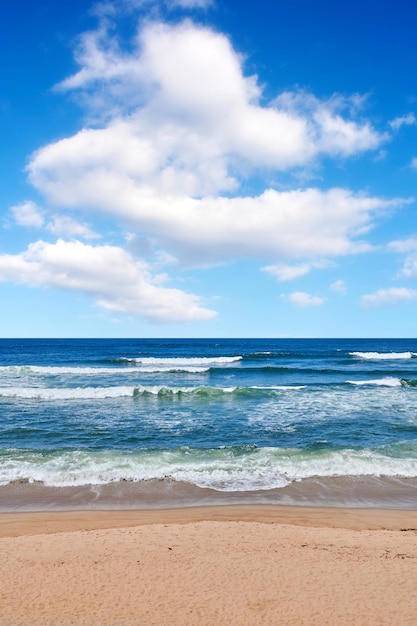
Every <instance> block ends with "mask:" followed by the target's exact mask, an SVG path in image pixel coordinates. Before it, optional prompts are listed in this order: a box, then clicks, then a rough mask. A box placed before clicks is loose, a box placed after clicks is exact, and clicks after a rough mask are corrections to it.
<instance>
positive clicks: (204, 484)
mask: <svg viewBox="0 0 417 626" xmlns="http://www.w3.org/2000/svg"><path fill="white" fill-rule="evenodd" d="M402 452H403V454H404V450H403V451H402ZM396 454H398V452H397V451H396V449H395V447H394V446H392V447H386V448H385V449H384V448H381V449H365V450H354V449H345V450H342V451H324V450H320V451H315V450H297V449H288V450H286V449H284V450H283V449H279V448H257V447H251V446H241V447H233V448H217V449H208V450H204V449H192V448H188V447H185V448H177V449H172V450H164V451H158V450H153V451H146V450H143V451H137V452H122V451H112V452H109V451H107V452H95V453H92V452H88V451H68V452H61V453H43V454H39V453H34V452H26V451H18V450H16V451H5V452H3V454H2V464H1V468H0V484H2V485H7V484H11V483H14V482H17V481H20V482H22V481H25V482H29V483H36V482H41V483H42V484H44V485H47V486H50V487H69V486H82V485H104V484H108V483H114V482H120V481H130V482H143V481H150V480H167V479H169V480H173V481H176V482H181V483H186V484H190V485H194V486H197V487H200V488H209V489H213V490H215V491H224V492H241V491H245V492H249V491H259V490H270V489H281V488H283V487H285V486H287V485H289V484H291V483H294V482H297V481H301V480H306V479H309V478H314V477H318V476H320V477H333V478H335V477H343V476H356V477H360V476H362V477H366V476H369V477H381V476H384V477H387V478H417V450H416V448H415V447H413V448H412V449H409V453H408V455H405V456H396Z"/></svg>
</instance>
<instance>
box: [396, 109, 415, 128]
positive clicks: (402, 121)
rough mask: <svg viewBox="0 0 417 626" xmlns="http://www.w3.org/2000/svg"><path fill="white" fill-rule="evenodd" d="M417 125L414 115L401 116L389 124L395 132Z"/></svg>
mask: <svg viewBox="0 0 417 626" xmlns="http://www.w3.org/2000/svg"><path fill="white" fill-rule="evenodd" d="M415 124H417V119H416V116H415V115H414V113H407V114H406V115H401V116H400V117H396V118H395V119H393V120H391V121H390V122H389V125H390V126H391V128H393V129H394V130H399V129H400V128H401V127H402V126H414V125H415Z"/></svg>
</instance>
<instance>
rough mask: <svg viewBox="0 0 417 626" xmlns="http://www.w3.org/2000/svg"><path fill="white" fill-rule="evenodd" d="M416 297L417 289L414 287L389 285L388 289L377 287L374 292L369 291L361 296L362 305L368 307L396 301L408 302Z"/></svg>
mask: <svg viewBox="0 0 417 626" xmlns="http://www.w3.org/2000/svg"><path fill="white" fill-rule="evenodd" d="M416 299H417V291H416V290H415V289H407V288H405V287H390V288H388V289H379V290H378V291H375V293H370V294H367V295H365V296H362V298H361V304H362V306H364V307H366V308H368V307H373V306H380V305H384V304H396V303H397V302H409V301H410V300H416Z"/></svg>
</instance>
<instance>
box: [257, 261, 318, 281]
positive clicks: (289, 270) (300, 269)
mask: <svg viewBox="0 0 417 626" xmlns="http://www.w3.org/2000/svg"><path fill="white" fill-rule="evenodd" d="M310 269H311V265H308V264H307V263H302V264H300V265H268V266H267V267H263V268H262V271H263V272H267V273H268V274H271V275H272V276H275V278H278V280H280V281H285V280H292V279H293V278H298V277H299V276H304V275H305V274H308V272H309V271H310Z"/></svg>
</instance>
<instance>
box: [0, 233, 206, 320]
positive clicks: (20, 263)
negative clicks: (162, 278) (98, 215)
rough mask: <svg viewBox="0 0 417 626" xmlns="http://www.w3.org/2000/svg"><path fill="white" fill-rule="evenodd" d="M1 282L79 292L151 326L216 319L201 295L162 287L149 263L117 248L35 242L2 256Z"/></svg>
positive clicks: (107, 307)
mask: <svg viewBox="0 0 417 626" xmlns="http://www.w3.org/2000/svg"><path fill="white" fill-rule="evenodd" d="M0 280H3V281H4V280H7V281H12V282H15V283H20V284H25V285H30V286H37V287H48V288H53V289H67V290H76V291H81V292H84V293H87V294H88V295H90V296H91V297H93V298H94V300H95V302H96V303H97V305H99V306H101V307H103V308H105V309H108V310H112V311H119V312H124V313H136V314H139V315H141V316H143V317H144V318H145V319H147V320H150V321H152V322H188V321H196V320H205V319H210V318H212V317H214V316H215V312H214V311H212V310H209V309H205V308H202V307H201V305H200V299H199V298H198V297H197V296H195V295H192V294H188V293H185V292H183V291H180V290H178V289H169V288H166V287H161V286H160V285H159V284H158V277H152V276H151V272H150V268H149V265H148V264H146V263H144V262H141V261H137V260H135V259H134V258H133V257H132V256H130V255H129V254H128V253H127V252H126V251H125V250H123V249H121V248H118V247H116V246H109V245H104V246H96V247H93V246H91V245H86V244H83V243H81V242H79V241H72V242H65V241H63V240H58V241H57V242H56V243H54V244H50V243H46V242H44V241H37V242H36V243H33V244H31V245H30V246H29V247H28V248H27V250H26V251H25V252H22V253H21V254H2V255H0Z"/></svg>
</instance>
